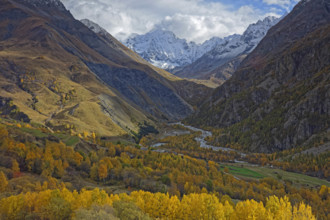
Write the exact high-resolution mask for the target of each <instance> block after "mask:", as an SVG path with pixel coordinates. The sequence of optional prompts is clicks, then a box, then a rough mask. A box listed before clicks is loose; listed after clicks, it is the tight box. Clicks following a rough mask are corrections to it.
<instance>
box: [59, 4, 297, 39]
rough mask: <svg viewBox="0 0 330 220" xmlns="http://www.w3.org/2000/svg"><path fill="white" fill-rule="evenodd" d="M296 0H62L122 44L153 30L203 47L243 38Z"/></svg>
mask: <svg viewBox="0 0 330 220" xmlns="http://www.w3.org/2000/svg"><path fill="white" fill-rule="evenodd" d="M298 1H299V0H62V2H63V3H64V5H65V6H66V7H67V9H69V10H70V11H71V13H72V14H73V16H75V18H76V19H83V18H88V19H90V20H92V21H94V22H96V23H98V24H99V25H100V26H102V27H103V28H105V29H106V30H107V31H108V32H109V33H110V34H112V35H113V36H115V37H116V38H118V39H119V40H124V39H125V38H127V37H128V36H129V35H131V34H133V33H136V34H144V33H146V32H148V31H150V30H152V29H153V28H162V29H165V30H170V31H173V32H174V33H175V34H176V35H177V36H178V37H180V38H185V39H187V40H188V41H195V42H197V43H202V42H204V41H205V40H208V39H210V38H211V37H214V36H217V37H225V36H228V35H230V34H235V33H237V34H242V33H243V32H244V30H245V29H246V28H247V26H248V25H249V24H251V23H254V22H256V21H258V20H259V19H262V18H264V17H266V16H268V15H274V16H281V15H283V14H285V13H286V12H289V11H290V10H291V9H292V7H293V6H294V5H295V4H296V3H297V2H298Z"/></svg>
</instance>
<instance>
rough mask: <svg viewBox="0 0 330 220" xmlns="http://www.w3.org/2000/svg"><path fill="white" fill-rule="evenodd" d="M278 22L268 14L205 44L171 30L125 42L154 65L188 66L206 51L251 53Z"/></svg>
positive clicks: (156, 30) (206, 52)
mask: <svg viewBox="0 0 330 220" xmlns="http://www.w3.org/2000/svg"><path fill="white" fill-rule="evenodd" d="M278 21H279V19H278V18H276V17H266V18H265V19H264V20H260V21H258V22H257V23H255V24H251V25H250V26H249V27H248V28H247V30H246V31H245V32H244V34H243V35H237V34H235V35H231V36H228V37H225V38H223V39H221V38H218V37H213V38H211V39H210V40H207V41H205V42H204V43H203V44H196V43H194V42H187V41H186V40H185V39H180V38H178V37H176V36H175V34H174V33H172V32H170V31H165V30H162V29H154V30H152V31H150V32H148V33H146V34H144V35H134V36H131V37H130V38H128V39H127V40H126V41H125V42H123V43H124V44H125V45H126V46H127V47H129V48H130V49H132V50H134V51H135V52H137V53H138V54H140V55H141V56H142V57H143V58H144V59H146V60H147V61H149V62H151V63H152V64H154V65H156V66H158V67H160V68H164V69H173V68H175V67H178V66H186V65H189V64H191V63H193V62H195V61H196V60H197V59H199V58H200V57H202V56H203V55H204V54H208V56H210V57H214V56H216V57H219V56H221V57H222V56H224V57H226V56H227V55H228V56H230V57H233V56H236V55H238V54H241V53H248V52H251V51H252V50H253V49H254V48H255V47H256V46H257V44H258V43H259V42H260V41H261V39H262V38H263V37H264V36H265V35H266V33H267V31H268V30H269V28H270V27H272V26H273V25H275V24H276V23H277V22H278Z"/></svg>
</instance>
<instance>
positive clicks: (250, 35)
mask: <svg viewBox="0 0 330 220" xmlns="http://www.w3.org/2000/svg"><path fill="white" fill-rule="evenodd" d="M279 20H280V18H276V17H267V18H265V19H264V20H262V21H261V20H259V21H258V22H257V23H255V24H251V25H249V27H248V28H247V29H246V31H245V32H244V33H243V35H231V36H229V37H226V38H224V40H223V42H222V43H220V44H217V45H216V46H215V47H214V48H213V49H212V50H210V51H209V52H207V53H205V54H204V55H203V56H201V57H200V58H199V59H198V60H196V61H195V62H193V63H191V64H189V65H187V66H185V67H183V68H181V69H180V70H177V71H176V72H175V74H176V75H177V76H180V77H185V78H197V79H210V78H212V77H215V78H219V77H220V78H221V75H222V74H221V70H222V69H223V68H220V67H221V66H223V65H228V63H230V62H232V61H233V60H237V59H236V58H237V57H239V56H241V55H244V54H249V53H251V52H252V51H253V50H254V49H255V48H256V46H257V45H258V44H259V42H260V41H261V40H262V39H263V37H264V36H265V35H266V34H267V31H268V30H269V29H270V28H271V27H272V26H274V25H275V24H277V23H278V22H279ZM235 66H238V65H237V63H236V65H235ZM232 70H233V72H234V71H235V68H234V69H232Z"/></svg>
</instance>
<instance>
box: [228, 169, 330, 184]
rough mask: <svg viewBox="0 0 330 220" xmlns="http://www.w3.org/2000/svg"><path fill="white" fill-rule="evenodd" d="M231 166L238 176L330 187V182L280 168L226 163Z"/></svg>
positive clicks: (232, 172)
mask: <svg viewBox="0 0 330 220" xmlns="http://www.w3.org/2000/svg"><path fill="white" fill-rule="evenodd" d="M225 166H227V167H228V168H229V173H230V174H232V175H234V176H236V177H238V178H251V179H261V178H264V177H272V178H275V179H279V178H280V179H281V180H283V181H286V180H288V181H291V182H292V183H293V184H294V185H304V186H309V187H315V186H321V185H326V186H328V187H330V182H328V181H326V180H323V179H319V178H316V177H311V176H307V175H303V174H299V173H293V172H287V171H283V170H280V169H273V168H269V167H261V166H251V165H247V164H226V165H223V167H225Z"/></svg>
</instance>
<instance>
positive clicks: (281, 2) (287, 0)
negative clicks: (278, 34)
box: [262, 0, 300, 11]
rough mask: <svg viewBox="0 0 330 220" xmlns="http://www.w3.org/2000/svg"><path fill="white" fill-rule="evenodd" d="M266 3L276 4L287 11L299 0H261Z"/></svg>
mask: <svg viewBox="0 0 330 220" xmlns="http://www.w3.org/2000/svg"><path fill="white" fill-rule="evenodd" d="M262 1H263V2H264V3H266V4H268V5H277V6H279V7H281V8H284V9H285V10H286V11H289V9H290V7H291V6H292V5H294V4H296V3H297V2H299V1H300V0H262Z"/></svg>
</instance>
